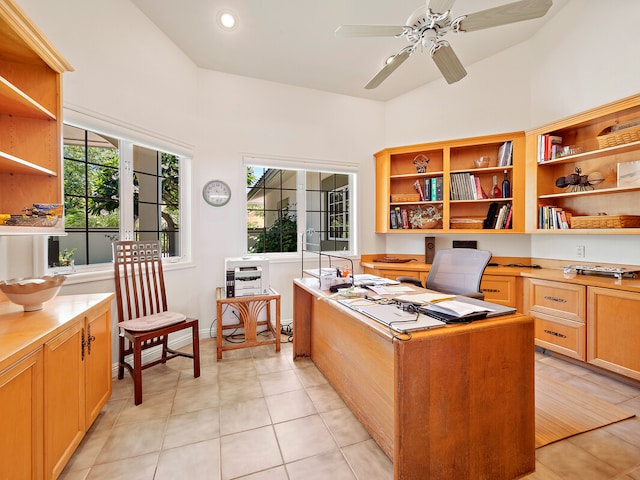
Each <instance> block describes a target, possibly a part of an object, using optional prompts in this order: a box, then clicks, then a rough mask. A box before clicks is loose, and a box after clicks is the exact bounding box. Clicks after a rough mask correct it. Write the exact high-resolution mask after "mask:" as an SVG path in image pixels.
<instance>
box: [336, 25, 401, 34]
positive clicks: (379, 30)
mask: <svg viewBox="0 0 640 480" xmlns="http://www.w3.org/2000/svg"><path fill="white" fill-rule="evenodd" d="M405 30H406V28H405V27H403V26H398V25H341V26H339V27H338V28H337V29H336V36H338V37H395V36H396V35H400V34H402V33H403V32H404V31H405Z"/></svg>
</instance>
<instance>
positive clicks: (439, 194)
mask: <svg viewBox="0 0 640 480" xmlns="http://www.w3.org/2000/svg"><path fill="white" fill-rule="evenodd" d="M443 187H444V179H443V178H442V177H436V201H438V202H440V201H442V199H443V198H444V197H443V196H442V194H443V191H442V190H443Z"/></svg>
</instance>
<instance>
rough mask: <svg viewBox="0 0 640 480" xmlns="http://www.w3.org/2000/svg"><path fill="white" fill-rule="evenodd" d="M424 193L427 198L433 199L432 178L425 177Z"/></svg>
mask: <svg viewBox="0 0 640 480" xmlns="http://www.w3.org/2000/svg"><path fill="white" fill-rule="evenodd" d="M422 193H424V199H425V200H431V179H430V178H425V179H424V188H423V190H422Z"/></svg>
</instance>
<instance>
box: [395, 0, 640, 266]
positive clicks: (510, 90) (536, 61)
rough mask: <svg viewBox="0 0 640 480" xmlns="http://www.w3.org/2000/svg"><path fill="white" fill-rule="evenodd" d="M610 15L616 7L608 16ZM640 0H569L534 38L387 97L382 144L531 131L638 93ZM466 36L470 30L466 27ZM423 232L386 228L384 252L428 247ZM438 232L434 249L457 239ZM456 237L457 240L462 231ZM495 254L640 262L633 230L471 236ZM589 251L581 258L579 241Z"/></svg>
mask: <svg viewBox="0 0 640 480" xmlns="http://www.w3.org/2000/svg"><path fill="white" fill-rule="evenodd" d="M609 12H611V13H609ZM637 18H640V2H637V1H636V0H613V1H611V2H607V8H606V9H605V10H603V8H602V4H601V3H600V2H596V1H583V0H573V1H571V2H570V3H569V4H567V5H566V6H565V7H564V8H563V9H561V10H560V11H559V12H558V13H557V14H556V15H555V16H554V17H553V18H552V19H551V20H550V21H549V22H548V23H547V24H545V26H544V27H543V28H542V29H541V30H540V31H539V32H538V33H537V34H536V35H535V36H534V37H533V38H532V39H531V40H529V41H527V42H526V43H524V44H521V45H518V46H515V47H513V48H511V49H509V50H507V51H504V52H501V53H500V54H498V55H495V56H494V57H492V58H489V59H487V60H485V61H483V62H480V63H478V64H475V65H470V66H467V70H468V72H469V74H468V76H467V77H466V78H464V79H463V80H462V81H460V82H459V83H457V84H454V85H451V86H449V85H446V83H445V82H444V81H436V82H433V83H431V84H429V85H426V86H424V87H422V88H420V89H417V90H415V91H413V92H410V93H408V94H406V95H404V96H402V97H399V98H396V99H394V100H391V101H389V102H387V111H386V118H385V122H386V127H385V130H386V135H385V140H386V145H387V146H395V145H406V144H412V143H422V142H428V141H435V140H446V139H453V138H463V137H469V136H475V135H483V134H487V133H498V132H509V131H516V130H527V129H530V128H534V127H537V126H539V125H542V124H544V123H547V122H551V121H554V120H558V119H561V118H563V117H566V116H569V115H572V114H574V113H577V112H580V111H583V110H586V109H589V108H592V107H596V106H598V105H601V104H604V103H607V102H610V101H613V100H617V99H619V98H623V97H626V96H629V95H632V94H636V93H638V91H639V88H638V85H639V83H638V78H640V62H639V61H638V60H640V54H639V53H638V51H637V48H636V46H637V45H638V43H639V42H640V30H638V28H637ZM469 35H472V33H470V34H469ZM423 237H424V235H392V234H388V235H386V251H388V252H394V253H422V252H424V240H423ZM452 238H454V237H453V236H450V235H446V236H445V235H439V236H437V238H436V248H445V247H450V246H451V240H452ZM455 238H456V239H457V238H460V236H458V235H456V236H455ZM467 238H469V239H477V240H478V246H479V247H480V248H486V249H488V250H491V251H494V252H499V253H498V254H499V255H509V256H529V255H531V256H533V257H540V258H554V259H566V260H572V261H578V260H580V261H591V262H608V263H623V264H635V265H638V264H640V255H639V254H638V252H637V240H636V239H635V236H633V235H615V236H613V235H601V236H599V235H588V236H587V235H564V236H563V235H553V236H550V235H508V236H501V235H489V234H485V235H482V234H480V235H475V236H473V237H471V236H467ZM577 244H580V245H585V246H586V257H585V258H584V259H578V258H577V257H576V248H575V247H576V245H577Z"/></svg>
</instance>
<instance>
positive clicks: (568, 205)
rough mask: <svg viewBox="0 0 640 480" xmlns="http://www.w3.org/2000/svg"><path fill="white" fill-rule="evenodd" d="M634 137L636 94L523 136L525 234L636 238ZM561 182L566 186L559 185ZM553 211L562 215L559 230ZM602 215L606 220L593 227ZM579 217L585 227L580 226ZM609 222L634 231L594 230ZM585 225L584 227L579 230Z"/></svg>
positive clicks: (639, 171) (639, 98)
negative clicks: (619, 222)
mask: <svg viewBox="0 0 640 480" xmlns="http://www.w3.org/2000/svg"><path fill="white" fill-rule="evenodd" d="M638 135H640V95H634V96H632V97H628V98H624V99H622V100H619V101H616V102H613V103H610V104H607V105H603V106H600V107H598V108H594V109H591V110H588V111H585V112H582V113H579V114H576V115H574V116H571V117H568V118H565V119H562V120H559V121H556V122H553V123H550V124H548V125H544V126H541V127H539V128H536V129H533V130H530V131H528V132H527V133H526V149H527V150H526V151H527V165H526V175H527V179H529V181H528V185H530V188H529V189H528V191H527V208H526V212H527V215H526V229H527V231H530V232H535V233H552V234H558V233H560V234H580V235H585V234H591V233H597V234H637V233H640V228H638V227H640V208H639V207H638V205H639V204H640V140H639V139H638ZM572 175H573V178H571V176H572ZM576 175H579V176H582V177H583V181H582V182H579V183H578V184H577V185H574V184H573V183H572V182H576V181H579V180H578V178H577V177H576ZM592 178H600V179H601V180H600V181H599V182H598V183H593V184H586V185H585V184H584V180H591V179H592ZM562 179H564V181H565V183H566V182H571V183H570V184H569V185H568V186H564V185H563V180H562ZM589 183H591V182H589ZM558 185H560V186H558ZM558 212H560V216H561V218H562V212H564V215H565V217H568V222H567V224H566V225H564V227H565V228H561V227H562V226H563V225H562V224H558V222H557V218H558ZM603 215H607V216H608V217H609V218H601V219H602V220H603V222H598V217H603ZM549 217H551V218H549ZM553 217H555V219H556V222H555V223H553V220H554V218H553ZM585 217H586V218H587V219H588V220H589V222H586V223H585V221H584V220H585ZM571 218H573V220H574V221H573V224H572V223H571ZM614 218H625V219H627V220H628V221H629V222H628V223H627V225H633V222H634V221H635V222H636V223H637V226H635V227H631V228H615V227H614V228H608V227H607V228H598V227H600V226H601V225H606V224H612V223H613V224H615V222H614V221H613V219H614ZM605 220H608V221H607V222H605ZM585 225H586V226H587V228H582V226H585ZM567 227H568V228H567ZM591 227H595V228H591Z"/></svg>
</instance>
